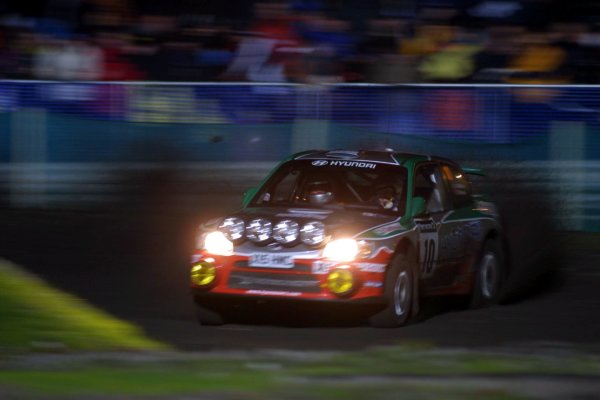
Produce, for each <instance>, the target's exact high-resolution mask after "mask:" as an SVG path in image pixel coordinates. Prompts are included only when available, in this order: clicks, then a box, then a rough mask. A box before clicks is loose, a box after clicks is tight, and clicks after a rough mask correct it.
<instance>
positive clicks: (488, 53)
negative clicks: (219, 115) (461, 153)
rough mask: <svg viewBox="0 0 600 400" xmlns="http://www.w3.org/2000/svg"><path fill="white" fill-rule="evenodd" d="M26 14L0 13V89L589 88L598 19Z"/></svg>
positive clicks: (241, 8) (224, 10) (448, 1)
mask: <svg viewBox="0 0 600 400" xmlns="http://www.w3.org/2000/svg"><path fill="white" fill-rule="evenodd" d="M24 3H28V2H24ZM467 3H468V4H467ZM36 4H37V5H38V7H37V9H36V8H33V11H25V10H24V9H22V7H21V6H19V3H18V2H17V1H8V2H6V3H4V2H3V5H0V78H3V79H49V80H101V81H114V80H118V81H124V80H156V81H250V82H295V83H332V82H380V83H410V82H483V83H591V84H594V83H600V68H599V66H600V29H598V27H599V26H600V24H597V21H596V18H597V16H598V17H600V12H598V15H597V16H596V15H594V7H593V6H592V7H590V8H589V9H585V14H582V13H581V12H582V9H578V10H571V12H563V11H562V10H565V8H564V4H562V2H557V1H552V0H479V1H465V0H445V1H441V0H438V1H418V0H412V1H409V0H387V1H385V0H380V1H366V0H365V1H360V0H351V1H335V0H287V1H263V2H251V1H243V0H226V1H223V0H221V1H212V0H203V1H201V0H197V1H194V0H174V1H171V2H168V1H159V0H154V1H152V0H146V1H137V2H136V1H135V0H130V1H124V0H46V1H40V2H37V3H36ZM573 4H579V3H577V2H575V3H573ZM591 4H593V2H591ZM29 9H30V8H28V9H27V10H29Z"/></svg>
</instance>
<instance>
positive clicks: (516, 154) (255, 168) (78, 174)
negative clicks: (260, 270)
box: [0, 80, 600, 230]
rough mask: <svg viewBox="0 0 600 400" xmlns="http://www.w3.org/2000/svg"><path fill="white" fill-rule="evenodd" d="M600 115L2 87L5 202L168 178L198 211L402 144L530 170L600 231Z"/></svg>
mask: <svg viewBox="0 0 600 400" xmlns="http://www.w3.org/2000/svg"><path fill="white" fill-rule="evenodd" d="M599 111H600V87H596V86H586V85H574V86H562V85H554V86H536V85H521V86H510V85H427V84H414V85H378V84H355V85H351V84H338V85H318V86H310V85H296V84H246V83H159V82H152V83H148V82H110V83H105V82H55V81H7V80H4V81H3V80H0V198H1V199H2V201H3V204H5V205H7V206H16V207H23V206H25V207H59V206H60V207H88V206H90V205H91V204H98V203H101V202H113V201H117V200H118V198H119V197H121V198H122V197H124V196H125V197H126V196H143V193H144V190H146V189H142V186H143V184H142V183H140V182H142V181H143V180H144V179H145V177H148V176H159V177H160V176H162V177H163V178H164V179H165V180H169V179H170V178H171V177H175V178H174V180H172V182H176V185H182V186H184V187H185V189H183V190H180V191H179V192H177V193H178V194H179V195H181V196H182V199H184V200H182V201H184V202H188V201H189V202H190V203H193V202H194V201H196V200H197V199H198V196H200V197H201V196H204V194H205V193H211V192H210V191H212V192H213V193H214V191H217V192H219V193H221V192H222V193H229V192H231V193H235V194H238V192H239V191H241V190H242V189H243V188H242V187H241V186H243V185H242V184H244V185H246V184H249V183H250V182H255V181H256V179H257V177H258V176H263V175H264V173H265V169H266V168H265V167H264V166H265V165H269V166H272V165H274V163H275V162H276V161H277V160H280V159H282V158H283V157H285V156H287V155H288V154H290V153H293V152H296V151H301V150H305V149H309V148H351V149H357V148H376V147H381V148H383V147H393V148H395V149H398V150H403V151H414V152H421V153H431V154H439V155H443V156H447V157H451V158H455V159H461V160H475V161H478V162H481V161H482V160H486V161H490V160H496V161H498V162H501V163H502V165H503V167H502V168H503V169H506V168H516V169H520V168H526V169H527V170H528V171H529V172H531V173H533V174H535V175H536V176H538V177H539V178H536V179H539V181H540V182H543V184H544V186H545V187H546V188H547V189H548V193H549V195H551V196H554V195H556V194H560V196H559V199H558V200H557V201H558V202H559V203H560V204H562V205H563V207H562V209H563V210H564V214H563V217H562V220H563V221H565V226H566V227H567V228H568V229H586V230H589V229H595V230H600V229H599V228H598V226H600V221H599V219H600V211H599V210H600V189H599V187H598V186H599V185H600V183H599V182H598V179H599V177H600V170H599V168H598V161H597V160H600V119H599V118H598V117H597V116H598V113H599ZM507 161H510V162H507ZM514 162H518V163H520V164H518V165H519V167H513V165H514V164H513V163H514ZM232 163H234V164H232ZM240 163H241V164H240ZM207 171H209V172H207ZM169 174H172V175H169ZM207 188H209V189H210V190H209V191H207V190H206V189H207ZM172 189H173V190H175V189H178V190H179V189H181V187H177V188H172ZM186 190H187V193H186ZM185 199H187V200H185Z"/></svg>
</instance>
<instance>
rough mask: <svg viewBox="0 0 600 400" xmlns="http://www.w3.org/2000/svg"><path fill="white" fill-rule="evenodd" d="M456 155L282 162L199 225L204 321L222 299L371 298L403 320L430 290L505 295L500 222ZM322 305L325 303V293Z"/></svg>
mask: <svg viewBox="0 0 600 400" xmlns="http://www.w3.org/2000/svg"><path fill="white" fill-rule="evenodd" d="M467 173H479V172H478V171H477V170H467V169H462V168H461V167H460V166H459V165H458V164H457V163H455V162H453V161H451V160H448V159H445V158H441V157H433V156H424V155H417V154H405V153H399V152H393V151H341V150H335V151H323V150H315V151H305V152H302V153H298V154H294V155H293V156H291V157H289V158H288V159H286V160H284V161H283V162H281V163H280V164H279V165H278V166H277V167H276V168H275V169H274V170H273V171H272V172H271V174H269V176H268V177H267V178H266V179H265V180H264V181H263V182H262V184H261V185H260V187H258V188H253V189H250V190H249V191H247V192H246V194H245V195H244V200H243V205H242V208H241V209H240V210H238V211H236V212H232V213H231V214H229V215H225V216H223V217H222V218H219V219H217V220H213V221H210V222H209V223H206V224H204V225H203V226H202V227H201V230H200V234H199V237H198V243H197V246H196V247H197V248H196V250H195V252H194V254H193V256H192V266H191V287H192V292H193V295H194V299H195V303H196V305H197V307H198V319H199V321H200V322H201V323H202V324H207V325H216V324H221V323H223V322H224V319H223V315H220V314H219V313H218V312H216V311H215V307H213V305H214V304H216V303H219V302H220V301H225V300H227V301H229V302H234V303H235V302H244V301H247V300H261V301H263V300H268V301H272V302H278V301H281V302H282V304H284V303H285V302H284V300H285V299H287V300H293V301H294V302H305V303H307V304H308V303H315V302H336V303H340V304H346V305H348V307H350V306H351V305H352V304H367V305H369V306H370V307H372V308H370V310H371V311H370V312H372V315H370V317H369V322H370V323H371V325H373V326H376V327H397V326H402V325H405V324H406V323H408V322H409V321H410V320H411V319H412V318H413V317H414V316H416V314H417V313H418V311H419V304H420V302H421V300H422V298H423V297H425V296H434V295H462V296H465V298H469V299H470V303H471V304H472V305H473V306H481V305H485V304H488V303H494V302H495V301H497V299H498V296H499V293H500V288H501V285H502V283H503V281H504V280H505V277H506V273H507V268H506V267H507V266H506V265H505V262H504V260H505V250H504V244H503V231H502V226H501V224H500V220H499V218H498V215H497V212H496V208H495V206H494V204H493V203H491V202H489V201H486V200H484V198H482V197H480V196H476V195H474V194H473V193H472V187H471V183H470V181H469V179H467ZM320 304H323V303H320Z"/></svg>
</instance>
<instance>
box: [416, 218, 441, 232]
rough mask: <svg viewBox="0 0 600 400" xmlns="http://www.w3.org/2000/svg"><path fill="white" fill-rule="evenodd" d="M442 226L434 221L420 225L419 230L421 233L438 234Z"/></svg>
mask: <svg viewBox="0 0 600 400" xmlns="http://www.w3.org/2000/svg"><path fill="white" fill-rule="evenodd" d="M441 225H442V224H441V223H439V222H433V221H431V222H424V223H419V224H418V226H419V230H420V231H421V233H432V232H437V231H438V229H439V228H440V226H441Z"/></svg>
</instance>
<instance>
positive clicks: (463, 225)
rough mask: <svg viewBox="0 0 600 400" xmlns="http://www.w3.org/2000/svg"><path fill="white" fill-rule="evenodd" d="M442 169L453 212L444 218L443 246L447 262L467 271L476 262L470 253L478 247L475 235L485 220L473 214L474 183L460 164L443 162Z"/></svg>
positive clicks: (457, 270)
mask: <svg viewBox="0 0 600 400" xmlns="http://www.w3.org/2000/svg"><path fill="white" fill-rule="evenodd" d="M441 171H442V175H443V177H444V181H445V182H446V185H447V187H448V192H449V197H450V202H451V208H452V210H451V212H449V213H448V215H446V217H445V219H444V222H443V224H444V228H445V231H446V232H447V233H448V234H447V236H445V237H444V240H443V241H441V242H440V246H441V247H443V248H445V250H444V252H445V253H446V254H447V257H448V258H447V263H448V265H449V267H450V268H452V269H455V270H456V272H455V275H457V274H460V272H461V271H463V272H464V271H465V268H464V267H465V266H467V265H468V264H470V263H471V262H472V260H471V258H470V257H472V256H474V254H469V251H471V253H472V250H473V249H474V248H476V247H477V246H474V244H473V243H470V241H473V237H478V236H479V234H478V232H479V231H480V230H481V220H480V219H479V218H476V217H474V215H473V207H474V204H473V196H472V190H471V184H470V183H469V181H468V180H467V178H466V175H465V174H464V173H463V171H462V170H461V169H460V167H458V166H457V165H453V164H451V163H442V164H441Z"/></svg>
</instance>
